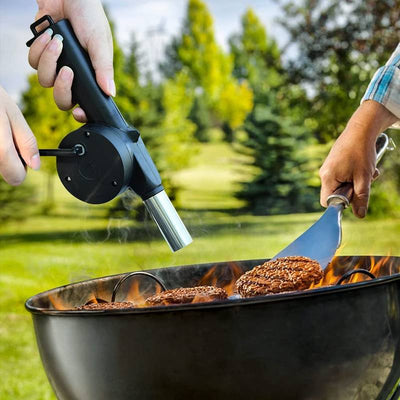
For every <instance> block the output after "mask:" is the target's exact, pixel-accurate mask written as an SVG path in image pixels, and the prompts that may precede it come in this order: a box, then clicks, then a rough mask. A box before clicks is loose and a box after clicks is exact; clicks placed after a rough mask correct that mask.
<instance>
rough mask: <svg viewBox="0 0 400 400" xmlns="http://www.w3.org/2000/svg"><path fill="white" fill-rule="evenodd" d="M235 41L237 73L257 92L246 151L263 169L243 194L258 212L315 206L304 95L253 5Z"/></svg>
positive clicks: (245, 15) (234, 52) (309, 208)
mask: <svg viewBox="0 0 400 400" xmlns="http://www.w3.org/2000/svg"><path fill="white" fill-rule="evenodd" d="M230 45H231V51H232V54H233V56H234V60H235V69H234V72H235V75H236V77H237V78H239V79H247V80H248V81H249V83H250V85H251V87H252V89H253V91H254V94H255V98H254V103H255V105H254V108H253V111H252V112H251V113H250V114H249V115H248V117H247V119H246V122H245V124H244V129H245V131H246V133H247V139H246V140H244V141H243V143H242V145H243V146H244V148H242V151H245V152H247V153H249V154H251V155H252V156H253V158H254V162H253V165H255V166H256V167H258V169H257V173H256V174H255V176H254V178H253V180H252V181H251V182H246V183H244V184H243V185H242V190H241V192H240V193H238V197H239V198H243V199H246V200H247V202H248V205H249V207H250V208H251V209H252V211H253V212H254V213H256V214H274V213H280V212H299V211H309V210H312V209H313V208H314V207H315V206H316V203H317V200H316V199H317V196H316V190H315V188H313V187H311V186H310V179H311V176H310V174H309V171H308V168H307V163H308V160H307V158H306V157H305V153H304V152H303V151H302V149H304V147H305V145H306V144H308V143H309V142H310V133H309V131H308V130H307V129H306V128H304V127H303V124H302V120H301V117H302V113H303V110H302V107H301V105H300V104H301V102H299V99H302V98H305V93H304V91H302V90H301V89H300V88H299V87H298V86H296V85H293V84H291V83H290V82H289V79H288V75H287V73H286V72H285V71H284V69H283V67H282V63H281V56H280V52H279V49H278V46H277V44H276V42H275V41H274V40H273V39H271V38H269V37H268V36H267V33H266V30H265V27H264V26H263V25H262V23H261V21H260V20H259V19H258V17H257V16H256V15H255V14H254V12H253V11H252V10H251V9H249V10H247V12H246V13H245V14H244V16H243V18H242V30H241V32H240V33H239V34H236V35H234V36H233V37H232V38H231V40H230Z"/></svg>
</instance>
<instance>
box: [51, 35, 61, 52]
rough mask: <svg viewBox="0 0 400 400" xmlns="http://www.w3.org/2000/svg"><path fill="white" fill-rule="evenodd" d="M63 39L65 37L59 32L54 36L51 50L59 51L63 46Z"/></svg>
mask: <svg viewBox="0 0 400 400" xmlns="http://www.w3.org/2000/svg"><path fill="white" fill-rule="evenodd" d="M62 41H63V37H62V36H61V35H59V34H58V33H57V34H56V35H54V36H53V40H52V41H51V43H50V46H49V50H51V51H54V52H56V51H58V50H59V49H60V48H61V43H62Z"/></svg>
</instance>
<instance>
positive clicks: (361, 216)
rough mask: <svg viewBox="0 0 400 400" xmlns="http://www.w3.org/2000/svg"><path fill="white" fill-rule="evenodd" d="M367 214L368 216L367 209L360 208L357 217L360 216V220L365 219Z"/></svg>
mask: <svg viewBox="0 0 400 400" xmlns="http://www.w3.org/2000/svg"><path fill="white" fill-rule="evenodd" d="M366 214H367V209H366V208H365V207H360V208H359V209H358V210H357V215H358V216H359V217H360V218H364V217H365V216H366Z"/></svg>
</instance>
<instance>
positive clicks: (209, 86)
mask: <svg viewBox="0 0 400 400" xmlns="http://www.w3.org/2000/svg"><path fill="white" fill-rule="evenodd" d="M280 4H281V7H282V11H283V14H282V15H283V16H282V18H281V20H280V24H281V26H282V28H284V29H285V30H286V31H287V33H288V36H289V42H288V44H287V45H286V46H285V47H284V48H280V47H279V46H278V44H277V42H276V40H275V38H274V35H273V33H272V32H268V31H267V30H266V27H265V26H264V25H263V23H262V22H261V20H260V19H259V18H258V16H257V15H256V14H255V13H254V11H253V10H252V9H248V10H247V11H246V13H245V14H244V15H243V16H242V17H241V28H240V30H239V31H238V32H236V33H234V34H233V35H232V36H231V38H230V40H229V51H228V52H226V51H224V50H223V49H222V48H221V46H220V45H219V44H218V43H217V42H216V38H215V31H214V25H213V17H212V15H211V14H210V12H209V10H208V9H207V7H206V5H205V3H204V2H203V1H202V0H188V4H187V12H186V17H185V21H184V23H183V25H182V28H181V31H180V32H178V33H177V34H176V36H175V37H174V38H173V39H172V40H171V42H170V44H169V45H168V46H167V48H166V51H165V56H164V59H163V61H162V63H161V64H160V65H159V74H157V76H156V77H155V76H152V75H151V74H150V73H143V70H144V69H143V65H141V59H142V57H141V53H140V44H139V43H138V42H137V41H136V39H135V37H134V32H133V33H132V34H133V36H132V40H131V45H130V48H129V51H128V52H123V51H122V49H121V48H120V46H119V45H118V43H117V42H116V41H115V35H114V63H115V79H116V84H117V97H116V102H117V104H118V106H119V107H120V109H121V112H122V114H123V115H124V117H125V118H126V119H127V121H128V122H129V123H131V124H132V125H134V126H135V127H136V128H138V129H139V130H140V131H141V133H142V136H143V138H144V141H145V143H146V146H147V147H148V149H149V151H150V153H151V155H152V157H153V159H154V161H155V163H156V165H157V167H158V168H159V170H160V172H161V175H162V177H163V181H164V183H165V186H166V188H167V191H168V192H169V194H171V196H172V197H173V198H175V200H176V201H177V202H178V205H179V187H178V186H177V185H176V182H174V174H175V173H176V172H177V171H179V170H182V169H184V168H186V167H188V166H189V165H190V162H191V159H192V158H193V155H194V154H195V153H196V151H197V150H198V149H199V147H200V146H202V144H203V143H206V142H213V141H221V140H223V141H226V142H227V143H229V144H230V145H231V146H233V147H234V148H235V149H236V150H237V151H238V152H242V153H246V154H248V155H249V156H250V159H251V160H252V162H251V164H252V165H254V166H255V168H254V174H253V176H251V177H250V178H249V180H248V181H247V182H242V183H241V190H240V191H239V192H238V193H237V194H236V195H237V196H238V197H239V198H241V199H244V200H245V201H246V204H247V209H248V210H249V211H250V212H253V213H256V214H273V213H290V212H305V211H312V210H315V209H318V208H319V194H318V192H319V179H318V169H319V167H320V165H321V163H322V161H323V159H324V157H325V156H326V154H327V152H328V150H329V148H330V146H331V145H332V143H333V141H334V140H335V138H336V137H337V136H338V135H339V134H340V133H341V131H342V130H343V129H344V127H345V125H346V122H347V120H348V119H349V118H350V116H351V114H352V113H353V112H354V111H355V109H356V108H357V107H358V105H359V102H360V99H361V97H362V95H363V93H364V91H365V90H366V87H367V85H368V83H369V81H370V79H371V78H372V76H373V74H374V72H375V70H376V69H377V68H378V67H379V66H381V65H383V64H384V63H385V62H386V60H387V59H388V58H389V56H390V54H391V53H392V51H393V50H394V49H395V47H396V45H397V43H398V33H397V31H398V29H399V26H400V0H379V1H376V0H347V1H342V0H330V1H328V2H327V1H324V0H297V1H288V0H281V1H280ZM132 12H134V10H133V11H132ZM23 111H24V114H25V116H26V118H27V120H28V122H29V124H30V125H31V127H32V129H33V131H34V132H35V133H36V135H37V138H38V142H39V144H40V147H43V148H44V147H56V146H58V143H59V142H60V140H61V139H62V138H63V137H64V136H65V135H66V134H67V133H68V132H70V131H71V130H73V129H75V128H76V127H78V126H79V125H78V124H77V123H76V122H75V121H74V120H73V119H72V117H71V115H70V113H64V112H60V111H59V110H58V109H57V108H56V106H55V105H54V102H53V99H52V93H51V90H48V89H43V88H41V87H40V86H39V84H38V83H37V79H36V76H35V75H33V76H31V77H30V78H29V88H28V89H27V90H26V91H25V93H24V94H23ZM396 158H397V159H399V157H387V158H386V160H385V163H384V169H385V174H383V176H384V178H383V179H381V181H380V182H377V183H375V184H374V186H375V187H376V189H375V191H374V192H373V196H372V197H373V198H372V201H371V209H370V212H371V213H374V214H375V215H380V214H387V213H389V212H390V213H396V212H397V211H399V207H400V206H399V204H400V202H399V190H400V168H399V164H400V161H396ZM43 164H44V169H45V170H46V171H47V172H48V174H49V184H48V191H47V192H48V194H47V198H46V202H45V203H46V206H45V207H44V209H45V210H49V209H51V207H52V206H53V203H54V200H53V196H52V183H51V182H52V179H53V175H54V174H55V169H54V160H44V163H43ZM221 184H222V185H223V182H221ZM3 186H4V183H1V184H0V191H5V190H6V189H4V188H3ZM23 191H24V189H22V191H21V193H22V192H23ZM19 192H20V191H19V190H14V191H13V192H12V195H10V193H9V194H8V195H7V196H8V203H10V204H14V206H15V202H18V199H19V195H18V193H19ZM21 197H22V198H21V199H20V200H21V201H22V202H25V201H26V200H25V199H24V198H23V194H21ZM10 214H12V213H8V214H5V216H7V215H10ZM0 215H1V212H0Z"/></svg>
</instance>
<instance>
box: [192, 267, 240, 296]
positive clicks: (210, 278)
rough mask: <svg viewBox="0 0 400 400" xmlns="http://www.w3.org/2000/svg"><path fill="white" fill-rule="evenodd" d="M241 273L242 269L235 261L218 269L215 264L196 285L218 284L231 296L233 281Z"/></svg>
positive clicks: (233, 289)
mask: <svg viewBox="0 0 400 400" xmlns="http://www.w3.org/2000/svg"><path fill="white" fill-rule="evenodd" d="M242 274H243V269H242V268H241V267H239V266H238V265H237V264H235V263H229V264H228V267H227V268H224V269H221V268H220V269H218V268H217V265H214V266H213V267H211V268H210V269H209V270H208V271H207V272H206V274H205V275H204V276H203V277H202V278H201V279H200V281H199V282H198V284H197V285H196V286H218V287H220V288H222V289H225V290H226V292H227V293H228V296H232V295H233V294H234V293H235V283H236V281H237V280H238V278H239V277H240V276H241V275H242ZM203 301H204V300H203ZM193 302H194V301H193Z"/></svg>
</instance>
